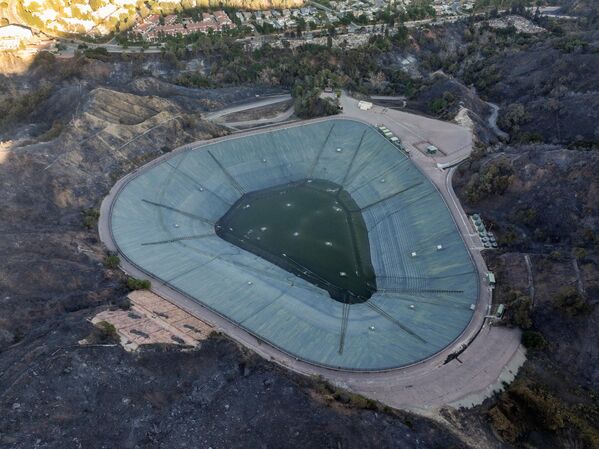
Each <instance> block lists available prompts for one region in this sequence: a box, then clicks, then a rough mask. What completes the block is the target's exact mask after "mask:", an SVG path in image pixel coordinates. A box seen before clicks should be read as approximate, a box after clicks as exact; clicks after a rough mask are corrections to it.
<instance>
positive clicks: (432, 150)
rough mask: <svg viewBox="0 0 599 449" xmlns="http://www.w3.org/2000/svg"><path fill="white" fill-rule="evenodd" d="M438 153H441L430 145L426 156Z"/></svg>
mask: <svg viewBox="0 0 599 449" xmlns="http://www.w3.org/2000/svg"><path fill="white" fill-rule="evenodd" d="M437 151H439V148H437V147H436V146H434V145H429V146H428V147H426V154H437Z"/></svg>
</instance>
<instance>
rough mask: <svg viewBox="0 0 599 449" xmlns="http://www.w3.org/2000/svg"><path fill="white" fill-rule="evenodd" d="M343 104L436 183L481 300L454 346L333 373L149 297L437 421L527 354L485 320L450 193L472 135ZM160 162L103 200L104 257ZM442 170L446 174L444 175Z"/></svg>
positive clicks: (515, 336) (516, 337) (196, 307)
mask: <svg viewBox="0 0 599 449" xmlns="http://www.w3.org/2000/svg"><path fill="white" fill-rule="evenodd" d="M340 103H341V105H342V106H343V114H342V115H341V117H345V118H352V119H356V120H360V121H363V122H366V123H369V124H372V125H376V124H384V125H385V126H387V127H388V128H389V129H390V130H391V131H392V132H394V133H395V134H396V135H397V136H398V137H400V138H401V139H402V141H403V142H404V144H405V145H406V146H407V148H408V149H409V150H410V154H411V157H412V160H413V162H414V163H415V164H416V165H417V166H418V167H419V168H420V169H421V170H422V171H423V172H424V173H425V174H426V175H427V176H428V177H429V178H430V179H431V180H432V181H433V183H434V184H435V186H436V187H437V189H438V190H439V192H440V194H441V195H442V196H443V198H444V199H445V202H446V203H447V206H448V207H449V209H450V210H451V212H452V214H453V217H454V220H455V222H456V225H457V226H458V228H459V230H460V232H461V233H462V236H463V238H464V241H465V242H466V245H467V247H468V248H469V250H470V253H471V255H472V258H473V261H474V262H475V264H476V266H477V269H478V271H479V281H480V298H479V301H478V303H477V306H476V309H475V312H474V315H473V319H472V321H471V323H470V324H469V326H468V327H467V328H466V329H465V331H464V332H463V333H462V335H461V336H460V337H459V338H458V339H457V340H455V341H454V342H453V343H452V344H450V345H449V346H448V347H447V348H446V349H444V350H443V351H441V352H440V353H438V354H437V355H435V356H433V357H431V358H430V359H427V360H425V361H423V362H420V363H417V364H415V365H412V366H409V367H405V368H400V369H396V370H391V371H386V372H379V373H359V372H347V371H337V370H332V369H327V368H322V367H318V366H314V365H311V364H309V363H306V362H303V361H301V360H297V359H295V358H294V357H291V356H289V355H288V354H285V353H283V352H281V351H280V350H278V349H276V348H274V347H272V346H270V345H269V344H267V343H265V342H262V341H261V340H259V339H258V338H256V337H255V336H253V335H251V334H249V333H248V332H246V331H244V330H242V329H240V328H239V327H237V326H236V325H235V324H233V323H231V322H229V321H228V320H226V319H225V318H223V317H221V316H219V315H217V314H215V313H214V312H211V311H210V310H208V309H206V308H204V307H202V306H201V305H200V304H198V303H197V302H195V301H193V300H192V299H190V298H188V297H186V296H184V295H182V294H180V293H179V292H176V291H174V290H172V289H171V288H170V287H168V286H165V285H162V284H160V283H159V282H158V281H156V280H153V279H151V278H150V279H151V280H153V281H154V282H153V284H152V290H153V291H154V292H155V293H157V294H158V295H160V296H162V297H164V298H166V299H167V300H169V301H172V302H173V303H175V304H176V305H177V306H179V307H181V308H183V309H185V310H187V311H189V312H190V313H192V314H194V315H196V316H198V317H199V318H201V319H202V320H204V321H207V322H208V323H210V324H212V325H214V326H215V327H216V328H217V329H219V330H221V331H222V332H224V333H226V334H227V335H229V336H230V337H231V338H233V339H235V340H236V341H238V342H239V343H241V344H242V345H244V346H246V347H248V348H250V349H252V350H253V351H255V352H256V353H258V354H259V355H261V356H262V357H264V358H266V359H268V360H271V361H273V362H275V363H278V364H279V365H282V366H284V367H287V368H289V369H291V370H293V371H296V372H298V373H301V374H306V375H319V376H322V377H324V378H325V379H327V380H329V381H330V382H332V383H334V384H336V385H338V386H342V387H344V388H347V389H349V390H351V391H354V392H357V393H360V394H363V395H365V396H367V397H370V398H373V399H376V400H379V401H381V402H382V403H384V404H387V405H389V406H391V407H395V408H402V409H409V410H412V411H415V412H418V413H422V414H425V415H427V416H437V417H438V415H437V414H436V412H437V411H438V410H439V409H440V408H441V407H443V406H448V405H449V406H455V407H459V406H470V405H474V404H479V403H481V402H482V401H483V400H484V399H485V398H487V397H488V396H489V395H491V394H492V393H493V391H495V390H499V389H501V388H502V383H503V382H509V381H510V380H512V379H513V377H514V376H515V374H516V372H517V370H518V368H519V367H520V366H521V365H522V363H523V362H524V360H525V353H524V349H523V348H522V347H521V345H520V332H519V331H518V330H515V329H508V328H505V327H501V326H493V325H492V323H491V322H490V321H489V320H488V319H486V318H485V317H486V315H487V314H488V313H489V310H490V304H491V298H492V291H491V289H490V288H489V286H488V285H487V283H486V279H485V275H486V272H487V268H486V265H485V262H484V259H483V258H482V256H481V254H480V250H481V247H480V241H479V240H478V237H477V236H476V234H475V232H474V229H472V227H471V226H470V223H469V221H468V219H467V217H466V215H465V213H464V211H463V209H462V207H461V205H460V203H459V201H458V200H457V198H456V196H455V193H454V192H453V188H452V186H451V177H452V175H453V173H454V170H455V167H454V166H455V165H456V164H457V163H459V162H460V161H462V160H464V159H465V158H467V157H468V156H469V154H470V152H471V151H472V133H471V131H470V130H468V129H466V128H463V127H460V126H458V125H455V124H452V123H448V122H441V121H438V120H433V119H429V118H425V117H421V116H417V115H414V114H409V113H405V112H401V111H395V110H390V109H386V108H383V107H380V106H374V107H373V108H372V109H371V110H369V111H362V110H360V109H358V107H357V103H358V102H357V100H355V99H353V98H351V97H349V96H347V95H346V94H343V95H342V96H341V98H340ZM258 106H259V105H258ZM255 107H257V106H255ZM320 120H326V118H325V119H316V120H315V121H320ZM289 126H294V124H285V125H278V126H275V127H273V128H271V129H277V128H284V127H289ZM259 132H263V130H251V131H246V132H243V133H238V134H236V135H235V136H225V137H222V138H219V139H213V140H210V141H203V142H195V143H193V144H190V145H186V146H184V147H181V148H179V149H177V150H175V152H178V151H184V150H186V149H188V148H197V147H200V146H202V145H206V144H209V143H212V142H215V141H217V140H226V139H230V138H235V137H238V136H239V135H251V134H255V133H259ZM423 143H424V144H425V143H432V144H434V145H436V146H438V147H439V149H440V150H441V151H442V153H441V154H440V155H439V156H437V157H434V158H433V157H429V156H427V155H425V153H424V152H422V151H421V147H422V144H423ZM419 148H420V149H419ZM164 157H168V156H167V155H166V156H164ZM161 160H162V157H161V158H158V159H156V160H154V161H152V162H150V163H149V164H147V165H146V166H144V167H142V168H140V169H138V170H136V171H135V172H133V173H131V174H129V175H127V176H126V177H125V178H123V179H121V180H120V181H118V182H117V183H116V184H115V186H114V187H113V188H112V190H111V191H110V194H109V195H108V196H107V197H106V198H105V199H104V201H103V203H102V207H101V212H100V221H99V225H98V226H99V232H100V238H101V240H102V241H103V242H104V243H105V245H106V246H107V247H108V249H109V250H112V251H114V250H116V246H115V244H114V241H113V240H112V236H111V234H110V228H109V220H110V208H111V204H112V202H113V200H114V198H115V196H116V194H117V193H118V192H119V190H120V189H121V188H122V186H123V185H124V184H125V183H126V182H127V180H128V179H129V177H132V176H135V175H136V173H137V172H139V171H140V170H146V169H147V168H149V167H151V166H153V165H155V164H157V163H160V162H161ZM442 167H449V168H446V169H443V168H442ZM121 267H122V268H123V270H124V271H125V272H127V273H128V274H130V275H131V276H135V277H140V278H148V276H147V275H146V274H145V273H143V272H141V271H140V270H139V269H138V268H137V267H135V266H133V265H131V264H130V263H128V262H127V261H126V260H123V261H122V263H121ZM456 354H459V355H458V356H457V357H450V361H449V362H447V363H445V362H446V360H448V356H450V355H454V356H455V355H456Z"/></svg>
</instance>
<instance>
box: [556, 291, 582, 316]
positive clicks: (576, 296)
mask: <svg viewBox="0 0 599 449" xmlns="http://www.w3.org/2000/svg"><path fill="white" fill-rule="evenodd" d="M555 305H556V306H557V307H558V308H559V309H560V310H562V311H563V312H565V313H567V314H568V315H571V316H577V315H582V314H585V313H588V312H590V310H591V306H590V304H589V303H588V302H587V300H586V298H584V297H583V296H582V295H581V294H580V293H578V290H577V289H576V287H574V286H571V285H568V286H566V287H562V288H561V289H560V290H559V292H558V294H557V296H556V298H555Z"/></svg>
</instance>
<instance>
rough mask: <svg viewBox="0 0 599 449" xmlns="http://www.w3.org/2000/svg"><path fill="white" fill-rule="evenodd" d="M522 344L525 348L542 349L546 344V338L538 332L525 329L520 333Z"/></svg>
mask: <svg viewBox="0 0 599 449" xmlns="http://www.w3.org/2000/svg"><path fill="white" fill-rule="evenodd" d="M522 344H523V345H524V347H525V348H527V349H543V348H544V347H545V346H547V340H545V337H543V334H541V333H540V332H536V331H531V330H527V331H524V332H523V333H522Z"/></svg>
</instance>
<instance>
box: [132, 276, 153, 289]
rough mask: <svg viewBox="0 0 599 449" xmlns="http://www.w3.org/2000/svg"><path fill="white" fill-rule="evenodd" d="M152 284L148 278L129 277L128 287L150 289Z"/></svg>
mask: <svg viewBox="0 0 599 449" xmlns="http://www.w3.org/2000/svg"><path fill="white" fill-rule="evenodd" d="M151 286H152V284H151V283H150V281H148V280H147V279H136V278H128V279H127V287H128V288H129V290H149V289H150V287H151Z"/></svg>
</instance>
